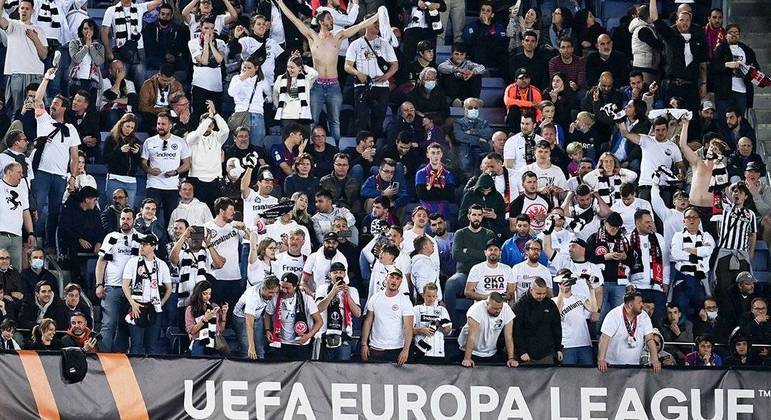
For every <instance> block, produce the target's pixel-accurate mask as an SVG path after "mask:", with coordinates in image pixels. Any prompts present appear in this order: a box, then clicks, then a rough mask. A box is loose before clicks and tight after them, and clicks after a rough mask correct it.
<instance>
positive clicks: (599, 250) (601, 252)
mask: <svg viewBox="0 0 771 420" xmlns="http://www.w3.org/2000/svg"><path fill="white" fill-rule="evenodd" d="M607 253H608V248H607V247H604V246H598V247H597V249H595V250H594V255H605V254H607Z"/></svg>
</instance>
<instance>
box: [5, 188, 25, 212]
mask: <svg viewBox="0 0 771 420" xmlns="http://www.w3.org/2000/svg"><path fill="white" fill-rule="evenodd" d="M5 202H6V203H8V204H10V205H11V211H13V210H16V209H17V208H19V206H20V205H21V202H19V193H17V192H16V191H14V190H8V197H5Z"/></svg>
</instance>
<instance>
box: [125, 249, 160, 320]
mask: <svg viewBox="0 0 771 420" xmlns="http://www.w3.org/2000/svg"><path fill="white" fill-rule="evenodd" d="M150 266H151V267H149V266H148V265H147V260H145V259H144V257H139V260H138V261H137V272H136V274H135V275H134V280H133V281H132V282H131V296H132V297H133V298H134V300H136V301H137V302H139V301H141V300H142V299H143V298H144V294H145V280H147V284H148V286H149V287H150V302H147V303H149V304H151V305H153V307H154V308H155V312H158V313H160V312H161V310H162V308H161V294H160V292H159V291H158V290H159V286H160V283H159V281H158V258H153V262H152V264H150ZM153 285H155V287H153Z"/></svg>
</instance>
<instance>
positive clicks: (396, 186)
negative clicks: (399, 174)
mask: <svg viewBox="0 0 771 420" xmlns="http://www.w3.org/2000/svg"><path fill="white" fill-rule="evenodd" d="M391 188H393V189H395V190H399V183H398V182H392V183H391Z"/></svg>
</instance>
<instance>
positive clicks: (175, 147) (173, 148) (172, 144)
mask: <svg viewBox="0 0 771 420" xmlns="http://www.w3.org/2000/svg"><path fill="white" fill-rule="evenodd" d="M177 149H179V145H178V144H177V143H171V150H177Z"/></svg>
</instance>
